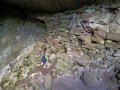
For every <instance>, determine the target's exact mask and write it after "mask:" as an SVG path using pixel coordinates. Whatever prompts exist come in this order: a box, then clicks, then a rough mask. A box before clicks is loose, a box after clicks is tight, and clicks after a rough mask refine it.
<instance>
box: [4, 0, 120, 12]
mask: <svg viewBox="0 0 120 90" xmlns="http://www.w3.org/2000/svg"><path fill="white" fill-rule="evenodd" d="M2 1H4V2H7V3H10V4H14V5H16V6H19V7H22V8H24V9H25V8H27V9H33V10H42V11H62V10H66V9H74V8H79V7H83V6H84V5H93V4H99V3H103V4H104V3H118V2H119V0H114V1H113V0H29V1H27V0H2Z"/></svg>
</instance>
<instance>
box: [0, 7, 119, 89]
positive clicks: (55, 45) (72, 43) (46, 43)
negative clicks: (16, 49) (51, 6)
mask: <svg viewBox="0 0 120 90" xmlns="http://www.w3.org/2000/svg"><path fill="white" fill-rule="evenodd" d="M88 8H89V7H84V8H82V9H79V10H74V11H69V12H67V11H66V12H64V13H56V14H54V15H51V16H49V17H46V18H45V19H44V24H45V26H46V30H47V32H46V33H45V34H44V35H45V37H42V38H40V40H38V41H36V42H33V45H32V46H31V45H30V46H29V45H28V47H26V48H25V49H24V50H23V51H21V53H20V54H19V55H17V58H16V59H15V61H14V62H11V63H10V64H9V66H10V68H8V70H6V71H5V74H4V75H2V76H1V80H0V88H2V89H5V90H10V89H12V90H21V89H22V90H40V89H41V90H45V89H48V90H51V87H52V90H74V89H75V90H119V88H120V76H119V74H120V56H119V53H120V52H119V50H120V47H119V45H120V42H119V41H113V40H107V39H106V38H105V39H104V38H102V40H103V41H104V43H100V42H101V38H100V37H99V36H96V34H95V33H93V32H92V30H94V29H93V27H91V26H90V25H91V23H92V25H93V26H97V27H99V28H101V27H102V26H103V27H104V26H106V25H107V24H108V25H107V27H110V23H111V22H109V21H111V17H112V15H113V12H109V11H108V10H107V9H106V8H103V9H101V8H100V7H99V6H96V8H97V9H96V8H95V6H91V7H90V8H92V9H89V10H88ZM90 12H92V13H93V14H92V13H91V14H90ZM97 13H98V14H97ZM101 15H102V16H101ZM104 15H105V16H106V15H108V17H105V16H104ZM109 15H110V17H109ZM95 16H96V17H97V19H95ZM91 18H93V19H92V21H90V20H91ZM100 18H102V19H100ZM109 19H110V20H109ZM99 20H102V21H99ZM106 23H107V24H106ZM29 29H31V28H29ZM103 30H104V31H106V32H108V33H111V31H110V30H108V28H105V27H104V28H103ZM116 30H118V29H116ZM116 30H115V33H116V34H117V32H116ZM118 31H119V30H118ZM95 36H96V37H95ZM85 37H87V38H85ZM93 37H94V38H97V39H96V40H95V39H94V40H93V39H92V38H93ZM2 42H3V43H4V42H5V40H4V39H3V40H2ZM43 55H45V56H47V57H48V61H47V63H46V64H45V65H44V66H43V65H42V63H41V57H42V56H43ZM47 81H48V82H47Z"/></svg>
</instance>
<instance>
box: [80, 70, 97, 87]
mask: <svg viewBox="0 0 120 90" xmlns="http://www.w3.org/2000/svg"><path fill="white" fill-rule="evenodd" d="M82 79H83V82H84V83H85V84H86V85H88V86H96V85H97V84H98V83H99V81H98V79H97V77H96V76H95V74H94V73H92V72H84V73H83V76H82Z"/></svg>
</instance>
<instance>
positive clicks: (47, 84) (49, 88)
mask: <svg viewBox="0 0 120 90" xmlns="http://www.w3.org/2000/svg"><path fill="white" fill-rule="evenodd" d="M52 83H53V79H52V75H51V74H50V73H48V74H46V75H45V76H44V86H45V89H46V90H52Z"/></svg>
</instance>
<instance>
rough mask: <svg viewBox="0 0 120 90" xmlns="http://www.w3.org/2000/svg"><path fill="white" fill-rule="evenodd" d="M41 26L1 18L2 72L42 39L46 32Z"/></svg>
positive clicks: (0, 67)
mask: <svg viewBox="0 0 120 90" xmlns="http://www.w3.org/2000/svg"><path fill="white" fill-rule="evenodd" d="M41 25H42V24H41V23H34V21H30V20H25V21H24V20H22V19H18V18H13V17H9V18H3V17H0V72H2V71H1V69H2V67H4V66H5V65H6V64H8V63H9V62H11V61H12V60H14V59H15V58H16V57H17V55H18V54H19V53H20V52H21V50H22V49H24V48H25V47H26V46H29V45H31V44H33V43H34V42H35V41H36V40H38V39H40V38H41V37H40V35H41V33H43V32H45V29H44V27H41ZM42 37H43V35H42Z"/></svg>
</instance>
